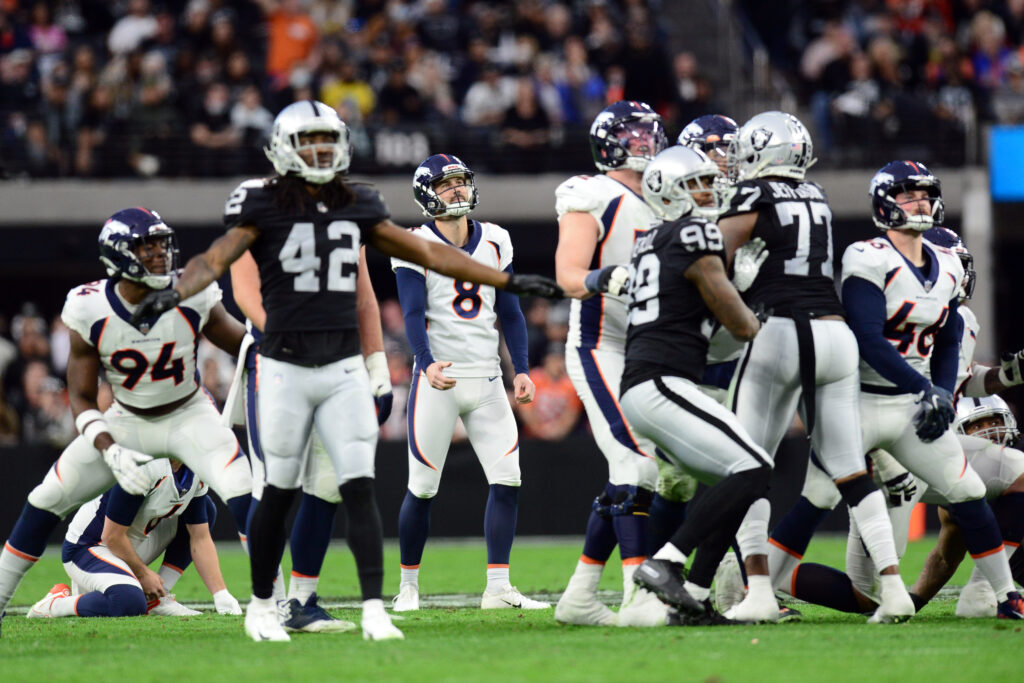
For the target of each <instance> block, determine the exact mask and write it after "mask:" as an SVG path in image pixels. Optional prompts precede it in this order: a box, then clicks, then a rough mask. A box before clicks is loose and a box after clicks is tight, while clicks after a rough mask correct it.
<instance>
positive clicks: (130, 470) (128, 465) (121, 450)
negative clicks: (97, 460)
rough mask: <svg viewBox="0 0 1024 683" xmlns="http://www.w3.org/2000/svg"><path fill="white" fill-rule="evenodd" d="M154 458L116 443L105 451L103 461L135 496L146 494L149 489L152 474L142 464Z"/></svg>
mask: <svg viewBox="0 0 1024 683" xmlns="http://www.w3.org/2000/svg"><path fill="white" fill-rule="evenodd" d="M152 459H153V458H152V457H150V456H148V455H146V454H145V453H139V452H138V451H133V450H132V449H130V448H125V447H124V446H119V445H117V444H116V443H115V444H114V445H112V446H109V447H107V449H106V450H105V451H103V461H104V462H105V463H107V466H108V467H110V470H111V472H113V473H114V478H115V479H117V483H118V484H120V485H121V488H123V489H124V490H125V491H127V492H128V493H130V494H132V495H133V496H144V495H146V493H147V492H148V491H149V484H150V479H151V477H150V475H149V473H147V472H146V471H145V470H144V469H143V468H142V466H143V465H145V464H146V463H147V462H149V461H150V460H152Z"/></svg>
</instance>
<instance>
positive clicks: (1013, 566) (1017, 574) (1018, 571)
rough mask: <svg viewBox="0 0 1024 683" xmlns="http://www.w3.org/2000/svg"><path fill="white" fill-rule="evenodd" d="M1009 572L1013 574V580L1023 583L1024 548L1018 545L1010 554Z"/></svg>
mask: <svg viewBox="0 0 1024 683" xmlns="http://www.w3.org/2000/svg"><path fill="white" fill-rule="evenodd" d="M1010 573H1011V574H1013V580H1014V581H1016V582H1017V583H1020V584H1024V550H1021V549H1020V547H1018V548H1017V549H1016V550H1014V551H1013V555H1010Z"/></svg>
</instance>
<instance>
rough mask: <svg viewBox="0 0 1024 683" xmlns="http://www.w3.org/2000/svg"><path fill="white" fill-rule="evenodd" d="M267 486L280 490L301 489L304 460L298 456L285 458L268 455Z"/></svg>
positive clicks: (266, 463) (266, 464)
mask: <svg viewBox="0 0 1024 683" xmlns="http://www.w3.org/2000/svg"><path fill="white" fill-rule="evenodd" d="M264 465H265V468H266V484H268V485H270V486H275V487H277V488H279V489H297V488H299V484H300V480H301V476H302V470H301V466H302V458H300V457H299V456H298V455H296V456H295V457H292V458H284V457H280V456H276V455H270V454H269V453H268V454H266V462H265V463H264Z"/></svg>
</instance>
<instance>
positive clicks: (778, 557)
mask: <svg viewBox="0 0 1024 683" xmlns="http://www.w3.org/2000/svg"><path fill="white" fill-rule="evenodd" d="M727 552H730V553H731V552H732V549H729V550H728V551H727ZM801 559H803V558H801V557H796V556H794V555H791V554H789V553H788V552H786V551H785V550H782V549H781V548H778V547H776V546H775V545H774V544H769V546H768V573H769V574H770V575H771V577H772V585H773V586H774V587H775V590H777V591H779V590H781V591H783V592H785V593H788V592H789V591H790V590H791V586H790V582H791V581H792V577H793V570H794V569H796V566H797V565H798V564H800V560H801Z"/></svg>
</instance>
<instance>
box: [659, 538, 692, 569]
mask: <svg viewBox="0 0 1024 683" xmlns="http://www.w3.org/2000/svg"><path fill="white" fill-rule="evenodd" d="M654 559H655V560H668V561H669V562H678V563H679V564H686V555H683V551H682V550H680V549H679V548H677V547H675V546H674V545H672V544H671V543H666V544H665V545H663V546H661V549H660V550H659V551H658V552H656V553H654Z"/></svg>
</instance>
